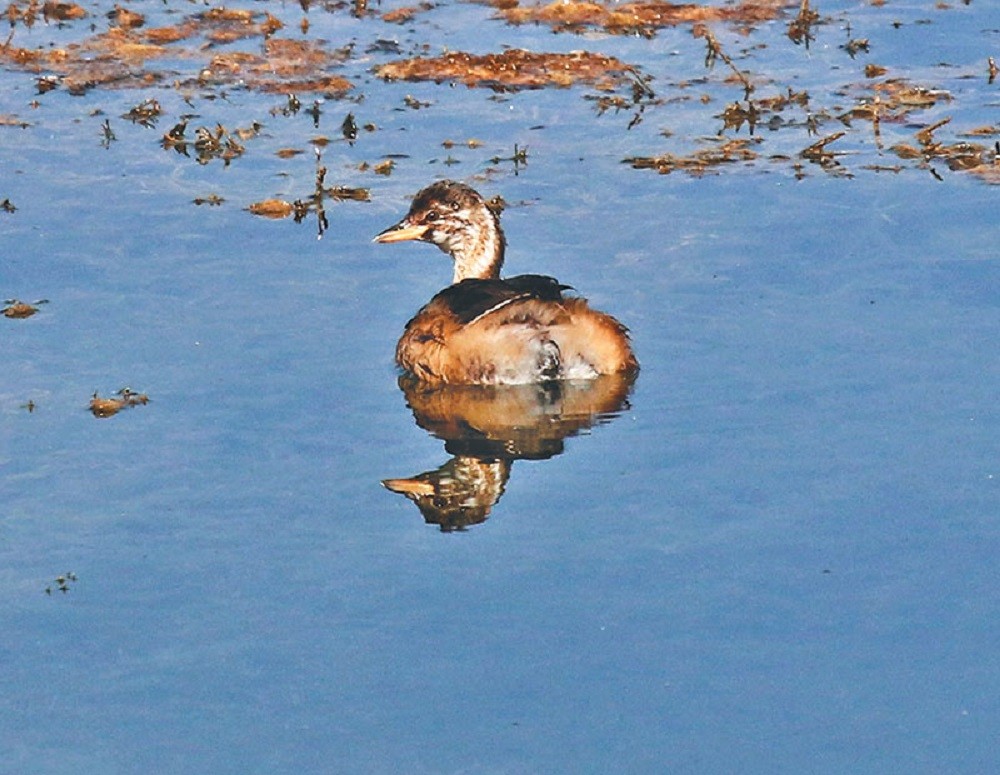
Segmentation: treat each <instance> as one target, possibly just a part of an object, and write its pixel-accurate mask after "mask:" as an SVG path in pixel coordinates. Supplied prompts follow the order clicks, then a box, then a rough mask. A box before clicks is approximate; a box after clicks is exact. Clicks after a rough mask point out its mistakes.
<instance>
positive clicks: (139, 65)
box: [0, 3, 352, 96]
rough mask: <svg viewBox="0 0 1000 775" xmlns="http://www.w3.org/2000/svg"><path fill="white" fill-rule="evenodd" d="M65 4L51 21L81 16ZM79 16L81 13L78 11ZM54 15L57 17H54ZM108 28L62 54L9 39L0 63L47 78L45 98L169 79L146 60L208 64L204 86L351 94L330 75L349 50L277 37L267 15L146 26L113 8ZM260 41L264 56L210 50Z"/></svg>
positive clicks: (216, 15) (18, 16) (216, 12)
mask: <svg viewBox="0 0 1000 775" xmlns="http://www.w3.org/2000/svg"><path fill="white" fill-rule="evenodd" d="M71 7H75V8H79V6H72V4H68V3H46V4H45V6H44V7H43V8H44V9H49V14H50V15H49V16H48V17H46V18H59V19H63V18H78V17H76V16H75V15H74V13H75V12H74V11H71V10H70V8H71ZM80 11H81V12H82V11H83V9H82V8H80ZM52 13H56V14H58V16H56V17H52V16H51V14H52ZM36 14H37V9H36V10H32V5H31V4H29V6H28V7H26V8H24V9H22V8H20V7H19V6H17V5H16V4H14V3H11V5H9V6H8V9H7V18H8V20H9V21H10V22H11V24H14V23H15V22H17V21H20V22H23V23H25V24H26V25H28V26H30V23H29V19H31V20H32V21H33V19H34V15H36ZM109 18H110V21H111V24H112V25H113V26H111V27H110V28H109V29H108V30H107V31H105V32H99V33H96V34H94V35H91V36H90V37H88V38H86V39H84V40H83V41H81V42H79V43H74V44H70V45H67V46H65V47H63V48H56V47H53V48H49V49H41V48H37V49H35V48H32V49H29V48H21V47H17V46H15V45H13V43H12V41H11V39H10V38H8V40H7V42H6V43H4V44H3V45H2V46H0V63H6V64H8V65H10V66H14V67H18V68H21V69H25V70H29V71H31V72H37V73H40V74H41V73H42V72H43V71H44V73H45V74H44V76H42V77H40V80H39V82H38V86H39V91H40V92H43V93H44V91H48V90H51V89H53V88H57V87H59V86H62V87H64V88H66V89H67V90H68V91H69V92H70V93H73V94H82V93H83V92H85V91H87V90H88V89H91V88H94V87H96V86H106V87H115V88H140V87H144V86H149V85H152V84H155V83H158V82H161V81H163V80H164V78H165V76H164V74H163V73H160V72H157V71H155V70H152V69H149V68H147V67H146V63H147V61H149V60H157V59H165V58H172V59H187V60H197V59H202V60H204V59H205V57H206V54H207V53H210V54H212V55H211V56H210V58H209V59H208V61H207V62H205V64H204V66H203V67H202V68H201V70H200V76H199V81H201V82H206V81H213V82H219V83H238V84H239V85H240V86H242V87H244V88H249V89H256V90H260V91H264V92H279V93H280V92H285V93H287V92H290V91H296V92H321V93H324V94H327V95H331V96H333V95H341V94H344V93H346V92H347V91H349V90H350V89H351V88H352V85H351V83H350V82H349V81H347V80H346V79H344V78H340V77H337V76H333V75H330V74H329V73H327V72H325V71H326V70H327V69H328V68H330V67H333V66H335V65H337V64H338V63H340V62H343V61H344V60H345V59H346V58H347V57H349V56H350V53H351V47H350V46H348V47H346V48H344V49H341V50H339V51H334V52H329V51H327V50H326V49H325V48H324V47H323V46H322V45H321V44H320V43H318V42H315V41H308V40H295V39H290V38H277V37H274V35H275V33H277V32H278V31H279V30H281V29H282V28H283V27H284V24H283V23H282V22H281V21H280V20H279V19H278V18H277V17H275V16H273V15H272V14H270V13H267V12H264V13H259V12H255V11H249V10H240V9H227V8H224V7H219V8H212V9H209V10H208V11H205V12H203V13H198V14H194V15H192V16H187V17H185V18H183V19H182V20H180V21H178V22H177V23H176V24H174V25H172V26H169V27H154V28H145V27H144V24H145V19H144V17H143V16H142V15H141V14H138V13H134V12H131V11H127V10H125V9H121V8H119V7H116V9H115V11H113V12H111V14H109ZM253 38H260V39H261V41H262V45H261V50H260V53H251V52H247V51H229V52H224V53H215V52H214V51H213V49H214V48H215V47H218V46H223V45H226V44H230V43H235V42H239V41H245V40H248V39H253Z"/></svg>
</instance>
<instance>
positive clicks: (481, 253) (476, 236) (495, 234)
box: [451, 207, 507, 283]
mask: <svg viewBox="0 0 1000 775" xmlns="http://www.w3.org/2000/svg"><path fill="white" fill-rule="evenodd" d="M477 220H478V221H479V222H478V223H477V224H476V228H475V229H473V230H472V234H471V235H470V238H469V239H468V240H466V241H463V242H462V243H461V244H460V245H458V246H457V247H456V248H455V249H454V250H453V252H452V254H451V256H452V258H453V259H454V261H455V274H454V277H453V279H452V282H453V283H460V282H462V280H467V279H469V278H476V279H480V280H494V279H497V278H499V277H500V267H502V266H503V258H504V250H505V248H506V246H507V240H506V239H505V238H504V235H503V229H501V228H500V220H499V218H497V216H496V215H495V214H494V213H493V211H492V210H490V209H489V208H487V207H483V217H482V218H480V219H477Z"/></svg>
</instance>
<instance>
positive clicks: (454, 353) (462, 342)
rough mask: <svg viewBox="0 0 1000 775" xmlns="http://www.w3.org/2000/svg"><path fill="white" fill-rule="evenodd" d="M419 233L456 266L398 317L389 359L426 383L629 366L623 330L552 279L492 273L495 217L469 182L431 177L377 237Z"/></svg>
mask: <svg viewBox="0 0 1000 775" xmlns="http://www.w3.org/2000/svg"><path fill="white" fill-rule="evenodd" d="M404 240H420V241H423V242H430V243H432V244H435V245H437V246H438V247H439V248H440V249H441V250H443V251H444V252H445V253H447V254H449V255H450V256H451V258H452V260H453V261H454V264H455V272H454V277H453V281H452V282H453V284H452V285H450V286H449V287H447V288H445V289H444V290H443V291H441V292H440V293H438V294H437V295H436V296H434V298H432V299H431V300H430V301H429V302H428V303H427V304H426V305H425V306H424V307H423V309H421V310H420V311H419V312H418V313H417V314H416V316H415V317H414V318H413V319H412V320H410V322H409V323H407V324H406V329H405V331H404V332H403V336H402V338H401V339H400V340H399V344H398V345H397V346H396V362H397V363H398V364H399V365H400V366H401V367H402V368H404V369H405V370H406V371H408V372H410V373H411V374H413V376H415V377H416V378H418V379H420V380H423V381H425V382H429V383H447V384H483V385H499V384H521V383H528V382H545V381H549V380H557V379H591V378H593V377H597V376H599V375H601V374H613V373H617V372H625V371H633V370H635V369H637V368H638V362H637V361H636V359H635V355H634V354H633V353H632V347H631V345H630V343H629V339H628V332H627V329H626V328H625V327H624V326H623V325H622V324H621V323H619V322H618V321H617V320H615V319H614V318H613V317H611V316H610V315H606V314H605V313H603V312H598V311H596V310H593V309H591V308H590V307H589V306H588V305H587V302H586V301H585V300H584V299H580V298H575V297H567V296H565V295H564V294H563V291H565V290H567V289H568V287H569V286H565V285H560V284H559V283H558V282H557V281H556V280H554V279H553V278H551V277H544V276H542V275H519V276H517V277H510V278H507V279H504V280H501V279H500V267H501V266H502V265H503V259H504V249H505V246H506V241H505V239H504V235H503V231H502V229H501V228H500V220H499V218H498V217H497V216H496V215H495V214H494V213H493V211H492V210H490V208H489V207H487V205H486V203H485V202H484V201H483V199H482V197H481V196H480V195H479V194H478V193H476V191H475V190H474V189H472V188H470V187H469V186H466V185H464V184H462V183H455V182H453V181H447V180H445V181H439V182H437V183H433V184H431V185H430V186H428V187H427V188H425V189H423V190H422V191H420V192H419V193H418V194H417V195H416V197H414V199H413V203H412V205H411V206H410V211H409V213H407V215H406V217H405V218H404V219H403V220H402V221H400V222H399V223H397V224H396V225H395V226H392V227H390V228H388V229H386V230H385V231H383V232H382V233H381V234H379V235H378V236H377V237H375V241H376V242H402V241H404Z"/></svg>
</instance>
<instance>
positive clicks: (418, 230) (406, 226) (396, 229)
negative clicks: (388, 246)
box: [374, 218, 430, 243]
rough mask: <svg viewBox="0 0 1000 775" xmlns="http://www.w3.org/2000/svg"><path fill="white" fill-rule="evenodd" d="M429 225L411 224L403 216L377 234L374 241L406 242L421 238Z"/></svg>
mask: <svg viewBox="0 0 1000 775" xmlns="http://www.w3.org/2000/svg"><path fill="white" fill-rule="evenodd" d="M429 228H430V227H429V226H428V225H427V224H426V223H424V224H412V223H410V222H409V220H407V219H406V218H404V219H403V220H401V221H400V222H399V223H397V224H396V225H395V226H390V227H389V228H388V229H386V230H385V231H383V232H382V233H381V234H378V235H377V236H376V237H375V239H374V241H375V242H383V243H384V242H406V241H407V240H415V239H423V238H424V235H425V234H426V233H427V230H428V229H429Z"/></svg>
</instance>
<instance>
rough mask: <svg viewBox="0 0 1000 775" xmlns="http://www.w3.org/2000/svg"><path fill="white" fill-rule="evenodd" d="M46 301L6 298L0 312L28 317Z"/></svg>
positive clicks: (10, 316) (5, 314) (9, 316)
mask: <svg viewBox="0 0 1000 775" xmlns="http://www.w3.org/2000/svg"><path fill="white" fill-rule="evenodd" d="M5 201H6V200H5ZM48 303H49V300H48V299H39V300H38V301H36V302H34V303H33V304H26V303H25V302H23V301H18V300H17V299H7V301H5V302H4V305H5V306H4V308H3V309H0V314H2V315H3V316H4V317H5V318H12V319H14V320H24V319H25V318H30V317H31V316H32V315H34V314H35V313H36V312H38V308H39V307H40V306H41V305H42V304H48Z"/></svg>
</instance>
